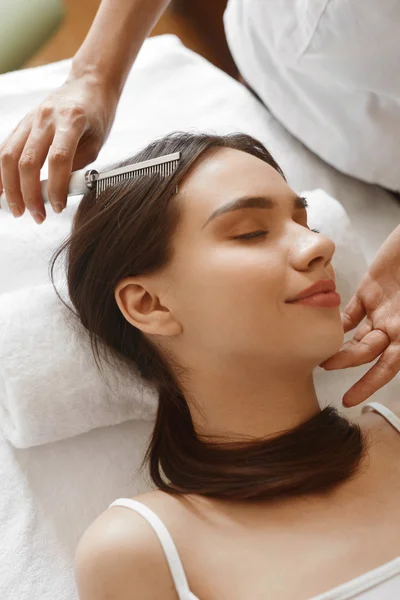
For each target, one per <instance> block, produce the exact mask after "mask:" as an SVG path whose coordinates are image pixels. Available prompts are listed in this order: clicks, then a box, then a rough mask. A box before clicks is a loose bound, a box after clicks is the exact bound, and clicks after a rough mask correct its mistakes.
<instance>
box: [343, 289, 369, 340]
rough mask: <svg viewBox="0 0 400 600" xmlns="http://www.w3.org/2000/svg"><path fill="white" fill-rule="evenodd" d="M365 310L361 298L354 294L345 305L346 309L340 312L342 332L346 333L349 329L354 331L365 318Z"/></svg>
mask: <svg viewBox="0 0 400 600" xmlns="http://www.w3.org/2000/svg"><path fill="white" fill-rule="evenodd" d="M365 315H366V310H365V307H364V304H363V302H362V300H361V298H360V297H359V296H358V294H357V293H356V294H355V295H354V296H353V297H352V299H351V300H350V302H349V303H348V304H347V306H346V308H345V309H344V311H343V312H342V315H341V316H342V322H343V328H344V332H345V333H347V332H348V331H350V330H351V329H354V327H356V326H357V325H358V324H359V323H360V321H361V320H362V319H363V318H364V317H365Z"/></svg>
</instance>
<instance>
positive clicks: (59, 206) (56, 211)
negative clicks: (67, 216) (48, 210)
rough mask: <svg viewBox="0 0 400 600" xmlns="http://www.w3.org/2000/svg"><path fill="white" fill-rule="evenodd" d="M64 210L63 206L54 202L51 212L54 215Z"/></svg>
mask: <svg viewBox="0 0 400 600" xmlns="http://www.w3.org/2000/svg"><path fill="white" fill-rule="evenodd" d="M63 209H64V207H63V205H62V204H61V203H60V202H56V203H55V204H53V210H54V212H55V213H60V212H61V211H62V210H63Z"/></svg>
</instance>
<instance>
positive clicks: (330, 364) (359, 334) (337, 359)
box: [319, 318, 372, 371]
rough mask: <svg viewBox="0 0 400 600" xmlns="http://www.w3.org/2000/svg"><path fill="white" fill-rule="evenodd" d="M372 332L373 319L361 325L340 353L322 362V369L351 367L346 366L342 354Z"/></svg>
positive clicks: (343, 345)
mask: <svg viewBox="0 0 400 600" xmlns="http://www.w3.org/2000/svg"><path fill="white" fill-rule="evenodd" d="M370 331H372V322H371V319H369V318H367V320H366V321H365V322H364V323H363V324H362V325H360V327H359V328H358V329H357V330H356V331H355V333H354V335H353V337H352V339H351V340H349V341H347V342H344V343H343V344H342V345H341V347H340V349H339V351H338V352H336V353H335V354H333V355H332V356H330V357H329V358H328V359H326V360H325V361H324V362H322V363H321V364H320V365H319V366H320V367H322V368H323V369H327V370H328V371H329V370H330V369H338V368H345V366H349V365H346V363H345V361H344V360H343V354H342V353H343V352H345V351H346V350H347V349H350V348H352V347H353V345H354V342H355V341H360V340H361V339H362V338H363V337H365V336H366V335H367V334H368V333H370ZM341 364H342V366H340V365H341ZM338 365H339V366H338ZM343 365H345V366H343Z"/></svg>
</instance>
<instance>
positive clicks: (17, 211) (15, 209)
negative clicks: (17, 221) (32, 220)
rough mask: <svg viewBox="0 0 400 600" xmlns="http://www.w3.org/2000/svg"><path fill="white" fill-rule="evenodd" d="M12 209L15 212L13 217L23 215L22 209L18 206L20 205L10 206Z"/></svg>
mask: <svg viewBox="0 0 400 600" xmlns="http://www.w3.org/2000/svg"><path fill="white" fill-rule="evenodd" d="M10 210H11V212H12V214H13V217H17V218H18V217H21V216H22V212H23V211H22V210H21V209H20V208H19V207H18V206H10Z"/></svg>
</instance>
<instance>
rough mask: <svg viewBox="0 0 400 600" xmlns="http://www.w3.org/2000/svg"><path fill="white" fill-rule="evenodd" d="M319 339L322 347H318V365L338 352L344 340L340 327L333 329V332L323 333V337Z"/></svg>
mask: <svg viewBox="0 0 400 600" xmlns="http://www.w3.org/2000/svg"><path fill="white" fill-rule="evenodd" d="M321 337H322V340H321V341H322V345H321V347H320V350H321V351H320V352H319V353H318V362H317V364H318V365H319V364H320V363H322V362H324V360H328V358H330V357H331V356H333V355H334V354H336V352H338V351H339V350H340V347H341V346H342V344H343V340H344V332H343V327H342V326H340V327H337V328H335V331H330V332H325V335H322V336H321Z"/></svg>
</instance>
